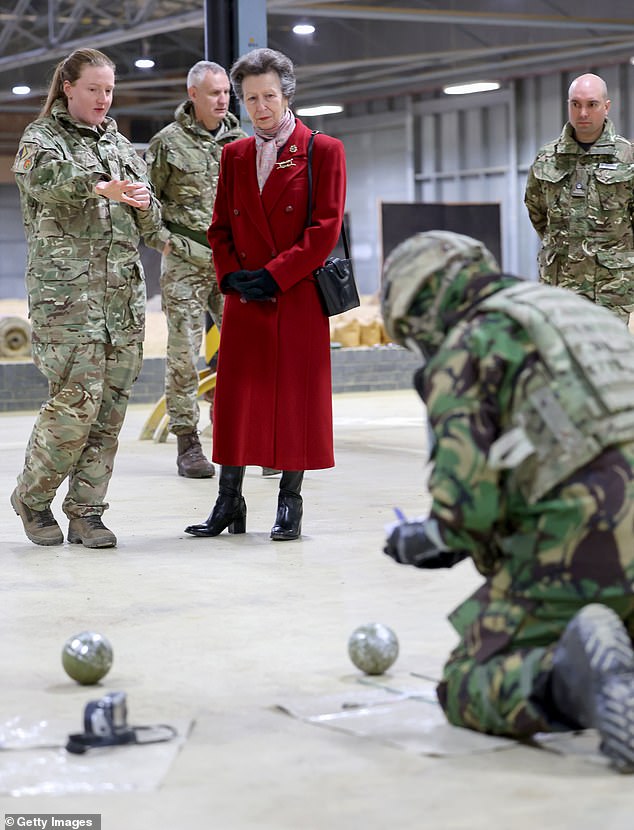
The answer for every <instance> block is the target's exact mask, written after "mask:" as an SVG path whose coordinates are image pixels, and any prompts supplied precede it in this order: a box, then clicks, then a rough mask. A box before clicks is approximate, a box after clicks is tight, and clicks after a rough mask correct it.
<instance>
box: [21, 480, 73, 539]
mask: <svg viewBox="0 0 634 830" xmlns="http://www.w3.org/2000/svg"><path fill="white" fill-rule="evenodd" d="M11 506H12V507H13V509H14V510H15V512H16V513H17V515H18V516H19V517H20V518H21V519H22V524H23V525H24V532H25V533H26V535H27V537H28V538H29V539H30V540H31V541H32V542H34V543H35V544H36V545H61V544H63V543H64V534H63V533H62V529H61V527H60V526H59V525H58V524H57V522H56V520H55V517H54V516H53V513H52V511H51V508H50V507H46V508H45V509H44V510H32V509H31V508H30V507H29V506H28V505H26V504H25V503H24V502H23V501H22V500H21V499H20V498H19V497H18V493H17V490H14V491H13V493H11Z"/></svg>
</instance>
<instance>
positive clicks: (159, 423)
mask: <svg viewBox="0 0 634 830" xmlns="http://www.w3.org/2000/svg"><path fill="white" fill-rule="evenodd" d="M219 345H220V332H219V331H218V328H217V327H216V326H211V328H210V329H209V330H208V331H207V332H206V334H205V360H206V362H207V363H210V362H211V359H212V358H213V356H214V355H215V354H216V352H217V351H218V346H219ZM215 388H216V373H215V372H214V371H212V370H211V369H202V370H201V371H200V372H199V373H198V397H199V398H202V397H204V395H205V394H206V393H207V392H211V390H212V389H215ZM169 424H170V419H169V415H168V414H167V404H166V401H165V395H163V396H162V397H161V398H160V399H159V400H158V401H157V402H156V404H155V405H154V409H153V410H152V412H151V413H150V417H149V418H148V419H147V421H146V422H145V424H144V425H143V429H142V430H141V435H140V436H139V440H140V441H149V440H150V439H153V440H154V441H155V442H156V443H157V444H164V443H165V441H167V435H168V433H169Z"/></svg>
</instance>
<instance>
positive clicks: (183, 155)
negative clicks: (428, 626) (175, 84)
mask: <svg viewBox="0 0 634 830" xmlns="http://www.w3.org/2000/svg"><path fill="white" fill-rule="evenodd" d="M174 117H175V121H172V123H171V124H168V125H167V126H166V127H163V129H162V130H160V131H159V132H158V133H157V134H156V135H155V136H154V137H153V138H152V139H151V141H150V143H149V145H148V148H147V150H146V153H145V159H146V162H147V165H148V172H149V176H150V179H151V181H152V185H153V186H154V191H155V193H156V195H157V198H158V199H160V201H161V205H162V215H163V222H164V224H166V225H168V224H175V225H181V226H182V227H184V228H188V229H189V230H190V231H193V232H194V234H195V235H196V236H200V237H201V242H197V241H196V240H195V239H191V238H183V236H182V235H180V234H178V233H173V232H169V231H167V230H165V229H164V230H163V232H162V233H161V235H160V241H159V240H158V239H157V240H154V241H153V242H152V243H151V244H153V245H154V247H157V248H160V247H162V245H161V242H166V241H167V240H168V239H169V241H170V242H171V244H172V247H173V249H174V252H175V253H176V254H177V255H178V256H181V257H183V258H184V259H186V260H188V261H189V262H192V263H193V264H196V265H208V264H209V263H210V261H211V260H210V253H209V247H208V245H207V242H206V235H207V228H208V227H209V225H210V224H211V217H212V214H213V209H214V200H215V198H216V187H217V184H218V176H219V173H220V156H221V153H222V148H223V147H224V146H225V144H228V143H229V142H230V141H235V139H237V138H244V137H245V136H246V133H245V132H244V131H243V130H242V129H241V128H240V124H239V122H238V119H237V118H236V116H235V115H233V114H232V113H230V112H229V113H227V115H226V116H225V118H224V120H223V122H222V124H221V126H220V129H219V130H218V132H217V134H216V135H214V134H213V133H211V132H210V131H209V130H207V129H206V128H205V127H204V126H203V125H202V124H201V123H200V122H199V121H197V120H196V117H195V115H194V108H193V104H192V102H191V101H184V102H183V103H182V104H180V105H179V107H178V108H177V110H176V112H175V114H174Z"/></svg>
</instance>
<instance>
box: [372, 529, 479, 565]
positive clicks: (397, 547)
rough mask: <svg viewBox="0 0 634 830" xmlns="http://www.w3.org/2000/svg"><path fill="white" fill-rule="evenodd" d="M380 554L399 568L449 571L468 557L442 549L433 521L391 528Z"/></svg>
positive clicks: (443, 547)
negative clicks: (410, 566) (401, 566)
mask: <svg viewBox="0 0 634 830" xmlns="http://www.w3.org/2000/svg"><path fill="white" fill-rule="evenodd" d="M383 553H385V554H387V555H388V556H391V557H392V559H394V561H395V562H398V563H399V564H401V565H414V567H416V568H452V567H453V566H454V565H456V564H457V563H458V562H462V560H463V559H466V558H467V556H468V554H467V553H460V552H458V551H452V550H449V549H448V548H447V547H446V545H445V544H444V542H443V541H442V538H441V536H440V532H439V529H438V523H437V522H436V520H435V519H424V520H422V521H413V522H401V523H400V524H397V525H395V526H394V527H393V528H392V529H391V532H390V533H389V535H388V537H387V539H386V540H385V547H384V548H383Z"/></svg>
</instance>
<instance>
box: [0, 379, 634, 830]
mask: <svg viewBox="0 0 634 830" xmlns="http://www.w3.org/2000/svg"><path fill="white" fill-rule="evenodd" d="M334 406H335V423H336V427H335V428H336V455H337V467H336V468H335V469H334V470H331V471H320V472H311V473H308V474H307V476H306V482H305V486H304V499H305V517H304V536H303V538H302V540H301V541H299V542H292V543H273V542H271V541H270V540H269V538H268V533H269V529H270V527H271V524H272V521H273V518H274V512H275V500H276V490H277V487H278V480H277V479H263V478H262V477H261V476H260V475H259V473H260V471H259V469H258V468H249V469H248V471H247V476H246V479H245V488H244V489H245V495H246V498H247V503H248V511H249V512H248V520H247V531H248V532H247V534H246V535H245V536H239V537H231V536H229V535H228V534H226V533H224V534H223V535H222V536H220V537H217V538H216V539H195V538H192V537H190V536H187V535H186V534H184V533H183V528H184V527H185V525H186V524H189V523H190V522H192V521H198V520H200V519H203V518H205V517H206V515H207V513H208V511H209V508H210V507H211V505H212V503H213V501H214V499H215V493H216V486H217V485H216V480H213V481H211V482H210V481H192V480H186V479H183V478H179V477H178V476H177V475H176V468H175V455H176V452H175V443H174V442H173V441H171V440H170V441H168V443H166V444H154V443H152V442H147V441H144V442H141V441H139V440H137V438H138V435H139V433H140V430H141V426H142V425H143V423H144V421H145V418H146V417H147V415H148V414H149V408H148V407H133V408H131V409H130V411H129V413H128V418H127V421H126V425H125V427H124V431H123V433H122V441H121V448H120V451H119V455H118V460H117V468H116V470H115V475H114V477H113V481H112V484H111V488H110V493H109V500H110V504H111V509H110V510H109V511H108V513H107V514H106V516H105V518H106V520H107V522H106V523H107V524H108V525H109V526H110V527H111V528H112V529H113V530H114V531H115V532H116V533H117V535H118V537H119V546H118V547H117V549H116V550H109V551H101V552H99V551H89V550H86V549H84V548H82V547H81V546H74V545H73V546H69V545H67V544H66V545H64V546H61V547H54V548H42V547H37V546H35V545H32V544H31V543H30V542H28V540H27V539H26V538H25V537H24V535H23V532H22V527H21V524H20V521H19V519H18V518H17V517H16V516H15V514H14V513H13V511H12V510H11V508H10V506H9V502H8V498H9V494H10V492H11V490H12V488H13V486H14V481H15V475H16V473H17V471H18V470H19V468H20V465H21V462H22V457H23V453H24V447H25V444H26V440H27V438H28V435H29V432H30V429H31V426H32V422H33V417H34V416H33V414H32V413H29V414H24V415H2V416H0V427H1V432H0V451H1V453H2V463H1V465H0V476H1V477H2V488H1V491H2V493H3V496H2V499H1V501H0V518H1V519H2V521H1V524H0V541H1V543H2V545H1V550H2V554H3V559H2V561H3V568H2V571H3V572H2V588H1V592H2V595H1V599H0V602H1V605H0V621H1V624H2V634H3V636H2V652H1V653H2V661H1V665H2V692H1V698H0V699H1V701H2V705H1V707H0V726H1V725H2V723H3V722H4V723H5V726H6V724H7V723H8V722H9V721H11V719H12V718H15V717H22V718H23V721H24V723H28V722H33V723H37V722H52V723H54V722H56V719H58V721H59V722H63V723H69V722H71V721H72V724H71V728H73V729H76V730H77V731H79V729H80V728H81V718H82V712H83V707H84V704H85V702H86V701H89V700H94V699H96V698H97V697H100V696H101V695H102V694H104V693H105V692H106V691H108V690H125V691H126V693H127V695H128V707H129V721H130V723H134V724H136V723H153V722H159V721H163V722H168V723H169V722H173V723H183V722H184V723H187V722H189V721H191V723H192V728H191V731H190V733H189V736H188V738H187V740H186V741H185V742H184V744H183V746H182V748H181V750H180V752H179V753H178V754H177V755H176V757H175V758H174V760H173V763H171V765H170V766H169V770H168V772H167V774H166V776H165V777H164V779H163V780H162V783H161V785H160V787H159V788H158V789H154V790H151V791H131V792H130V791H128V792H126V791H113V792H90V791H89V792H86V793H84V794H72V795H68V794H65V793H64V788H63V785H60V788H59V789H58V790H57V793H58V794H57V795H23V796H20V797H11V796H8V795H3V796H0V809H1V810H2V811H3V812H5V813H40V814H42V813H53V812H54V813H73V814H79V813H84V812H85V813H100V814H101V815H102V827H103V828H104V830H128V829H129V830H132V828H135V830H136V828H175V830H180V829H181V828H183V830H185V828H186V829H187V830H190V828H201V830H202V828H214V830H243V828H244V829H245V830H246V829H247V828H248V829H249V830H251V828H253V829H254V830H255V828H257V830H269V828H270V830H299V829H301V830H304V828H308V829H309V830H322V828H324V830H325V829H326V828H328V830H339V828H341V829H342V830H343V828H347V829H350V828H351V829H352V830H357V828H359V830H361V828H363V830H375V828H376V830H385V828H388V827H405V828H417V830H418V828H430V830H454V828H455V830H457V829H458V828H465V830H466V829H467V828H468V829H469V830H480V828H482V830H484V828H487V830H491V829H492V828H493V830H497V828H499V829H500V830H502V828H503V830H511V828H512V830H535V829H536V828H548V830H558V828H562V830H563V828H566V830H568V828H574V830H590V828H592V830H595V828H597V827H601V828H602V830H629V828H631V827H632V821H633V818H632V816H633V815H634V795H633V793H632V784H633V782H632V779H631V778H629V777H619V776H618V775H616V774H614V773H612V772H611V771H609V770H607V769H604V768H602V767H601V766H597V765H596V764H594V765H593V764H591V763H588V762H587V759H585V758H583V757H579V756H575V755H569V756H564V757H561V756H558V755H555V754H552V753H549V752H546V751H543V750H539V749H534V748H530V747H525V746H520V745H517V746H515V745H513V747H512V748H510V749H506V750H504V751H502V752H486V753H483V754H479V755H475V756H474V755H469V754H465V755H460V756H457V757H440V758H437V757H429V756H423V755H418V754H415V753H413V752H407V751H405V750H403V749H399V748H396V747H394V746H390V745H388V744H386V743H382V742H380V741H378V740H374V739H368V738H362V737H354V736H351V735H346V734H343V733H340V732H336V731H333V730H330V729H325V728H320V727H317V726H315V725H312V724H307V723H305V722H303V721H301V720H298V719H294V718H292V717H289V716H287V715H284V714H281V713H280V712H278V711H275V709H274V706H275V704H276V703H278V702H280V701H281V700H284V699H288V698H289V697H294V696H300V695H302V696H303V695H305V696H307V697H308V698H310V697H311V696H313V697H315V698H317V697H318V696H321V695H327V694H334V693H338V692H341V691H342V690H346V689H350V688H353V687H354V686H355V684H356V681H357V679H358V678H359V677H360V674H359V673H358V672H357V670H356V669H355V668H354V667H353V666H352V664H351V663H350V661H349V659H348V656H347V650H346V644H347V639H348V636H349V634H350V632H351V631H352V630H353V629H354V628H355V627H356V626H358V625H360V624H362V623H365V622H369V621H372V620H378V621H381V622H383V623H385V624H387V625H389V626H390V627H392V628H393V629H394V630H395V631H396V632H397V634H398V637H399V642H400V655H399V658H398V661H397V663H396V664H395V665H394V667H393V669H392V670H391V672H390V674H389V675H388V676H387V678H386V682H390V679H391V678H392V679H394V678H396V679H401V680H402V678H403V677H407V676H408V675H409V673H411V672H417V671H423V672H425V671H429V669H430V667H432V668H433V669H434V670H437V669H438V667H439V666H440V665H441V663H442V659H443V657H444V655H445V654H446V653H447V652H448V651H449V650H450V648H451V647H452V645H453V644H454V642H455V636H454V633H453V631H452V629H451V628H450V626H449V624H448V623H447V621H446V615H447V613H448V612H449V611H450V610H451V609H452V608H454V607H455V606H456V605H457V604H458V603H459V602H460V600H461V599H462V598H464V597H465V596H466V595H468V594H469V593H470V592H471V591H472V590H473V589H474V587H475V586H476V585H477V584H478V582H479V577H478V575H477V573H476V572H475V570H474V568H473V567H472V566H471V564H470V563H468V562H465V563H462V564H461V565H459V566H458V567H457V568H455V569H454V570H453V571H441V572H433V571H432V572H423V571H416V570H414V569H412V568H406V567H399V566H397V565H396V564H395V563H393V562H392V561H391V560H389V559H388V558H387V557H385V556H383V555H382V553H381V546H382V542H383V538H384V531H383V528H384V525H385V524H386V523H388V522H390V521H392V515H393V514H392V507H393V505H398V506H400V507H401V508H402V509H403V510H404V512H405V513H406V514H408V515H410V516H415V515H417V514H420V513H422V512H423V510H424V507H425V498H426V496H425V493H424V485H423V464H424V458H425V453H424V437H425V432H424V429H423V428H422V426H421V419H422V407H421V405H420V403H419V401H418V399H417V397H416V395H415V393H414V392H409V391H404V392H392V393H385V392H381V393H365V394H358V395H340V396H336V398H335V402H334ZM60 501H61V498H60V499H58V500H56V502H55V503H54V510H55V513H56V515H57V517H58V519H60V520H61V519H63V518H64V517H63V515H62V514H61V511H60V509H59V502H60ZM63 526H64V528H65V526H66V523H65V521H64V523H63ZM84 629H94V630H97V631H100V632H101V633H102V634H104V635H106V636H107V637H108V638H109V639H110V641H111V642H112V644H113V646H114V651H115V662H114V665H113V668H112V670H111V672H110V674H109V675H108V676H107V678H105V679H104V681H102V684H101V685H100V686H98V687H90V688H87V687H80V686H78V685H76V684H74V683H73V682H72V681H70V680H69V679H68V678H67V677H66V675H65V674H64V672H63V670H62V667H61V663H60V652H61V647H62V645H63V643H64V641H65V640H66V639H67V637H69V636H70V635H71V634H74V633H76V632H77V631H81V630H84ZM69 719H70V720H69ZM166 746H167V745H166ZM144 751H148V752H149V751H150V749H149V748H147V750H146V749H140V748H134V749H130V748H125V747H124V748H119V749H115V750H102V751H101V753H102V754H103V753H109V755H108V757H109V758H111V759H112V763H113V764H115V765H117V766H118V768H119V771H121V769H123V770H124V771H125V768H126V764H128V765H129V764H130V760H129V759H130V758H135V759H137V760H136V761H135V765H136V764H139V763H140V764H141V766H140V768H137V769H135V770H134V772H135V773H137V774H139V772H142V762H139V761H138V759H139V758H142V757H145V756H143V754H142V753H143V752H144ZM44 752H45V750H42V753H44ZM127 752H129V753H136V754H135V755H127V756H126V753H127ZM139 753H141V754H139ZM21 757H22V756H21V755H20V753H19V751H13V752H12V751H8V750H7V751H4V752H2V753H1V754H0V785H1V784H2V781H3V775H4V774H5V773H6V771H7V770H8V769H9V767H11V765H16V764H17V765H19V763H20V759H21ZM147 757H148V758H149V757H150V756H149V755H148V756H147ZM87 763H91V761H90V760H87ZM94 763H95V768H97V761H95V762H94ZM3 770H4V772H3ZM129 772H130V775H131V776H132V772H133V771H132V770H130V771H129ZM94 782H95V789H99V787H98V784H99V778H98V775H97V773H95V777H94ZM0 789H1V787H0ZM5 790H6V788H5ZM52 790H53V792H56V790H55V787H54V786H53V787H52ZM16 826H17V825H16Z"/></svg>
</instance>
